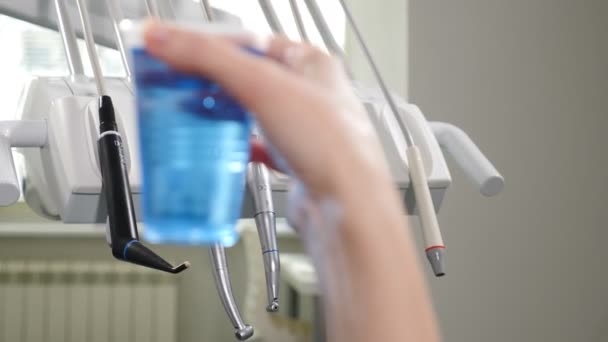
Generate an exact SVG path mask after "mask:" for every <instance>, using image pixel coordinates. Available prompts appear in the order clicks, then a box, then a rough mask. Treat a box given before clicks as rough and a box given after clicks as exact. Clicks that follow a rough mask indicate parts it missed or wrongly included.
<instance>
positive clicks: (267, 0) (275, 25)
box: [258, 0, 285, 34]
mask: <svg viewBox="0 0 608 342" xmlns="http://www.w3.org/2000/svg"><path fill="white" fill-rule="evenodd" d="M258 2H259V3H260V8H261V9H262V12H264V16H265V17H266V21H267V22H268V26H270V29H272V32H274V33H278V34H285V30H283V26H282V25H281V21H280V20H279V18H278V16H277V13H276V12H275V10H274V7H273V6H272V2H271V0H259V1H258Z"/></svg>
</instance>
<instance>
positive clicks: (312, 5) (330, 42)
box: [304, 0, 344, 60]
mask: <svg viewBox="0 0 608 342" xmlns="http://www.w3.org/2000/svg"><path fill="white" fill-rule="evenodd" d="M304 3H305V4H306V7H308V12H310V15H311V16H312V20H313V21H314V22H315V26H316V27H317V30H319V34H320V35H321V38H322V39H323V42H324V43H325V46H326V47H327V50H329V52H331V53H332V54H334V55H336V56H338V57H340V59H342V60H344V51H343V50H342V48H341V47H340V45H339V44H338V42H336V39H335V38H334V35H333V34H332V33H331V29H330V28H329V25H327V21H325V18H324V17H323V13H321V9H319V5H318V4H317V2H316V1H315V0H304Z"/></svg>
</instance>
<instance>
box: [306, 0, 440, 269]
mask: <svg viewBox="0 0 608 342" xmlns="http://www.w3.org/2000/svg"><path fill="white" fill-rule="evenodd" d="M304 1H305V3H306V5H307V7H308V10H309V12H310V14H311V16H312V17H313V20H314V22H315V25H316V26H317V29H318V30H319V33H320V34H321V37H322V39H323V41H324V43H325V45H326V47H327V49H328V50H329V51H330V52H331V53H332V54H334V55H336V56H337V57H339V58H341V59H342V60H344V52H343V51H342V49H341V48H340V46H339V45H338V43H337V42H336V40H335V38H334V36H333V34H332V33H331V31H330V29H329V26H328V25H327V22H326V21H325V19H324V18H323V14H322V13H321V10H320V9H319V6H318V4H317V2H316V1H315V0H304ZM340 5H341V6H342V9H343V11H344V13H345V15H346V19H347V21H348V23H349V24H350V26H351V28H352V29H353V33H354V34H355V37H356V39H357V41H358V42H359V44H360V45H361V47H362V49H363V52H364V54H365V57H366V59H367V61H368V63H369V64H370V66H371V68H372V71H373V73H374V75H375V77H376V79H377V81H378V84H379V85H380V90H381V92H382V95H383V97H384V99H385V101H386V102H387V103H388V105H389V107H390V109H391V111H392V114H393V115H394V116H395V119H396V121H397V124H398V125H399V128H400V130H401V132H402V134H403V137H404V138H405V143H406V147H407V149H406V155H407V161H408V169H409V176H410V182H411V185H412V188H413V190H414V196H415V198H416V204H417V207H418V214H419V217H420V223H421V228H422V233H423V239H424V244H425V253H426V256H427V259H428V260H429V263H430V265H431V268H432V270H433V273H434V274H435V276H437V277H441V276H444V275H445V245H444V243H443V238H442V236H441V231H440V230H439V223H438V221H437V216H436V211H435V207H434V205H433V199H432V197H431V192H430V189H429V187H428V181H427V174H426V171H425V168H424V164H423V160H422V154H421V152H420V149H419V147H418V146H417V145H416V142H415V141H414V138H413V135H412V133H411V131H410V129H409V127H408V125H407V123H406V122H405V120H404V118H403V116H402V113H401V111H400V110H399V108H398V107H397V104H396V102H395V100H394V98H393V96H392V94H391V93H390V90H389V89H388V87H387V85H386V82H385V81H384V78H383V77H382V75H381V73H380V70H379V69H378V66H377V65H376V62H375V61H374V59H373V57H372V55H371V52H370V50H369V47H368V46H367V44H366V42H365V40H364V39H363V35H362V34H361V32H360V30H359V27H358V25H357V23H356V21H355V19H354V17H353V15H352V13H351V11H350V9H349V7H348V6H347V4H346V3H345V1H344V0H340Z"/></svg>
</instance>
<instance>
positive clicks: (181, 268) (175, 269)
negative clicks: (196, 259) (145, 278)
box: [170, 261, 192, 274]
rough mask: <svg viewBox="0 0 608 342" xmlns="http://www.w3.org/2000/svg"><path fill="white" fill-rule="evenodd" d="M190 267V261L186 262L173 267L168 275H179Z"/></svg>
mask: <svg viewBox="0 0 608 342" xmlns="http://www.w3.org/2000/svg"><path fill="white" fill-rule="evenodd" d="M190 266H192V264H191V263H190V261H186V262H184V263H183V264H181V265H178V266H176V267H173V269H172V270H171V272H170V273H173V274H178V273H180V272H182V271H185V270H186V269H188V268H190Z"/></svg>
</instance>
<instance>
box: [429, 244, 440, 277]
mask: <svg viewBox="0 0 608 342" xmlns="http://www.w3.org/2000/svg"><path fill="white" fill-rule="evenodd" d="M426 257H427V259H429V263H430V264H431V268H432V269H433V273H435V276H436V277H443V276H444V275H445V248H443V247H436V248H431V249H427V251H426Z"/></svg>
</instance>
